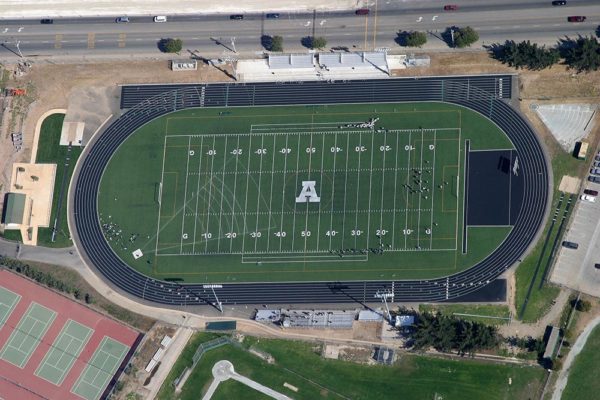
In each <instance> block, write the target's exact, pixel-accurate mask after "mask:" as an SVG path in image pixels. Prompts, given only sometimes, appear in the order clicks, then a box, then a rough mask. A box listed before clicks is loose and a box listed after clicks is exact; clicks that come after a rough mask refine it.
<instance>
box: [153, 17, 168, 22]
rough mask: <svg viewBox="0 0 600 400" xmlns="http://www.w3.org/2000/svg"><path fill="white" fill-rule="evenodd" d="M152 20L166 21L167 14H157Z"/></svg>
mask: <svg viewBox="0 0 600 400" xmlns="http://www.w3.org/2000/svg"><path fill="white" fill-rule="evenodd" d="M154 22H167V16H166V15H157V16H156V17H154Z"/></svg>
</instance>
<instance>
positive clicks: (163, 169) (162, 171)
mask: <svg viewBox="0 0 600 400" xmlns="http://www.w3.org/2000/svg"><path fill="white" fill-rule="evenodd" d="M167 137H168V136H166V135H165V140H164V141H163V162H162V170H161V172H160V186H161V187H160V197H159V199H158V221H157V223H156V246H155V247H154V254H156V255H158V236H159V234H160V213H161V212H162V190H163V189H164V187H163V185H164V179H165V158H166V155H167Z"/></svg>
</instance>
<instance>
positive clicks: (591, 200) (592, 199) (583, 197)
mask: <svg viewBox="0 0 600 400" xmlns="http://www.w3.org/2000/svg"><path fill="white" fill-rule="evenodd" d="M581 200H583V201H587V202H589V203H595V202H596V198H595V197H594V196H590V195H589V194H583V195H581Z"/></svg>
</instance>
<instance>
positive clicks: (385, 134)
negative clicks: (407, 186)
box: [371, 132, 396, 243]
mask: <svg viewBox="0 0 600 400" xmlns="http://www.w3.org/2000/svg"><path fill="white" fill-rule="evenodd" d="M373 136H375V135H373ZM385 146H387V132H384V133H383V147H384V148H385ZM386 153H387V151H384V152H383V161H382V165H383V167H385V155H386ZM371 164H373V161H371ZM371 180H372V179H371ZM384 187H385V171H384V172H383V173H382V174H381V207H380V208H381V213H380V218H379V229H380V230H381V229H383V199H384V197H385V196H384V193H383V192H384V190H383V189H384ZM394 187H395V186H394ZM395 197H396V194H395V193H394V198H395ZM380 233H381V232H380ZM381 242H382V239H381V237H380V238H379V243H381Z"/></svg>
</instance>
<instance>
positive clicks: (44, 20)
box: [40, 18, 54, 25]
mask: <svg viewBox="0 0 600 400" xmlns="http://www.w3.org/2000/svg"><path fill="white" fill-rule="evenodd" d="M53 23H54V20H53V19H50V18H44V19H42V20H40V24H44V25H48V24H53Z"/></svg>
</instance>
